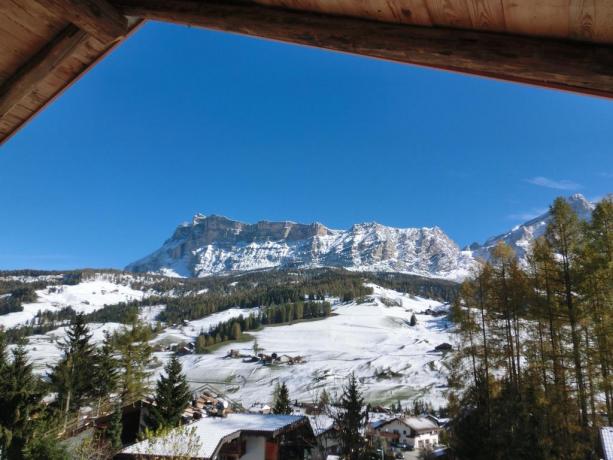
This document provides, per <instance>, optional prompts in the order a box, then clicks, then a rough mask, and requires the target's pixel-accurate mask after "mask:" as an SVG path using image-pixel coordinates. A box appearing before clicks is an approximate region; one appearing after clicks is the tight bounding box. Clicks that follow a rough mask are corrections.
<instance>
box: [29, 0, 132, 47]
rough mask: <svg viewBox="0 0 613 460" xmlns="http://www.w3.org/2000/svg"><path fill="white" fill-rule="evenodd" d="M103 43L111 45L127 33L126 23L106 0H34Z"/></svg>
mask: <svg viewBox="0 0 613 460" xmlns="http://www.w3.org/2000/svg"><path fill="white" fill-rule="evenodd" d="M36 1H37V2H38V3H40V4H41V5H43V6H44V7H45V8H47V9H48V10H49V11H52V12H53V13H55V14H58V15H61V16H62V17H64V18H66V20H68V21H70V22H72V23H73V24H74V25H76V26H78V27H79V28H80V29H82V30H84V31H85V32H87V33H89V34H90V35H92V36H94V37H96V38H97V39H98V40H100V41H101V42H103V43H111V42H113V41H115V40H116V39H117V38H120V37H123V36H124V35H125V34H126V33H127V31H128V22H127V19H126V17H125V16H123V15H122V14H120V13H119V12H118V11H117V10H116V9H115V8H114V7H113V6H112V5H111V4H110V3H108V2H107V1H106V0H36Z"/></svg>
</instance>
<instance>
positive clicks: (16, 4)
mask: <svg viewBox="0 0 613 460" xmlns="http://www.w3.org/2000/svg"><path fill="white" fill-rule="evenodd" d="M66 25H67V23H66V21H64V20H62V19H61V18H57V17H56V16H53V15H52V14H50V13H49V12H48V11H46V10H45V9H44V8H42V7H41V6H40V5H38V4H36V3H32V2H30V1H28V0H1V1H0V84H2V81H4V80H6V79H7V78H9V77H10V76H11V75H13V74H14V73H15V72H16V71H17V69H18V68H19V67H21V66H22V65H23V64H24V63H25V62H26V61H27V60H28V59H30V57H31V56H32V55H33V54H34V53H36V52H37V51H38V50H40V49H41V48H43V47H44V46H45V45H46V44H47V42H48V41H49V40H51V39H53V37H54V36H55V35H56V34H57V33H58V32H59V31H60V30H62V29H63V28H64V27H65V26H66Z"/></svg>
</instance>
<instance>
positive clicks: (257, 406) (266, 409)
mask: <svg viewBox="0 0 613 460" xmlns="http://www.w3.org/2000/svg"><path fill="white" fill-rule="evenodd" d="M249 412H251V413H252V414H264V415H268V414H270V413H271V412H272V407H270V406H269V405H268V404H263V403H253V404H252V405H251V407H250V408H249Z"/></svg>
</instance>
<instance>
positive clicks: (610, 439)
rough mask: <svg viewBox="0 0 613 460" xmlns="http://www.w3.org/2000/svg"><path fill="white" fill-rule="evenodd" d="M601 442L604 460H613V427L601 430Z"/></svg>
mask: <svg viewBox="0 0 613 460" xmlns="http://www.w3.org/2000/svg"><path fill="white" fill-rule="evenodd" d="M600 442H601V443H602V453H603V454H604V460H613V427H612V426H605V427H602V428H601V429H600Z"/></svg>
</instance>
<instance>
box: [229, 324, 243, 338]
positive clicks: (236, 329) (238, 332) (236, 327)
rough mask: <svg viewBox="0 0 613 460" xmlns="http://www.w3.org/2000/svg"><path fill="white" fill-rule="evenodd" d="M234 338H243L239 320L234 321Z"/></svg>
mask: <svg viewBox="0 0 613 460" xmlns="http://www.w3.org/2000/svg"><path fill="white" fill-rule="evenodd" d="M231 334H232V339H233V340H238V339H240V338H241V325H240V324H239V323H238V322H234V323H232V333H231Z"/></svg>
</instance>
